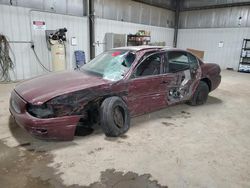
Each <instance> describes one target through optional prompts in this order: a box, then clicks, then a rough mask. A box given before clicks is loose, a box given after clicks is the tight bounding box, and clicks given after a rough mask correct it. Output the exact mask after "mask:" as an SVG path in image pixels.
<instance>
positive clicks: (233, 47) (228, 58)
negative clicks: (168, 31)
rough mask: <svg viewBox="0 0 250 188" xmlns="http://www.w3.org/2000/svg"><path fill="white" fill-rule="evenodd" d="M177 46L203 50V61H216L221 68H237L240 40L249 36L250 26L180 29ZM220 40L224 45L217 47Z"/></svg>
mask: <svg viewBox="0 0 250 188" xmlns="http://www.w3.org/2000/svg"><path fill="white" fill-rule="evenodd" d="M178 37H179V38H178V44H177V47H178V48H182V49H186V48H194V49H198V50H203V51H205V57H204V60H205V62H209V63H217V64H219V65H220V66H221V68H222V69H225V68H227V67H232V68H234V69H235V70H237V68H238V64H239V57H240V51H241V47H242V41H243V39H244V38H250V27H244V28H211V29H180V30H179V33H178ZM220 41H222V42H223V43H224V46H223V47H222V48H219V47H218V44H219V42H220Z"/></svg>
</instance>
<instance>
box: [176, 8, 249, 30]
mask: <svg viewBox="0 0 250 188" xmlns="http://www.w3.org/2000/svg"><path fill="white" fill-rule="evenodd" d="M240 18H241V19H240ZM239 26H240V27H250V6H241V7H231V8H219V9H207V10H196V11H185V12H181V13H180V28H215V27H218V28H224V27H239Z"/></svg>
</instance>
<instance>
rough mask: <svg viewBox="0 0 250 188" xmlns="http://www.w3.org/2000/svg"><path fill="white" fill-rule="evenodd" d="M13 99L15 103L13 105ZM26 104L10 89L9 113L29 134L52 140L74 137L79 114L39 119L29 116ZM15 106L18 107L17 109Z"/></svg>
mask: <svg viewBox="0 0 250 188" xmlns="http://www.w3.org/2000/svg"><path fill="white" fill-rule="evenodd" d="M13 100H14V101H15V102H14V103H15V104H16V105H15V106H14V107H13ZM26 105H27V102H26V101H25V100H23V99H22V98H21V97H20V96H19V95H18V94H17V93H16V92H15V91H12V93H11V98H10V107H9V110H10V113H11V115H12V117H13V118H14V119H15V121H16V123H17V124H18V125H19V126H20V127H22V128H24V129H25V130H26V131H28V132H29V133H30V134H31V135H33V136H35V137H37V138H40V139H52V140H72V139H73V138H74V134H75V129H76V125H77V123H78V122H79V120H80V117H79V116H65V117H58V118H49V119H39V118H36V117H33V116H31V115H30V114H29V113H28V112H27V111H26ZM17 107H18V108H19V109H18V110H17ZM17 111H18V112H17Z"/></svg>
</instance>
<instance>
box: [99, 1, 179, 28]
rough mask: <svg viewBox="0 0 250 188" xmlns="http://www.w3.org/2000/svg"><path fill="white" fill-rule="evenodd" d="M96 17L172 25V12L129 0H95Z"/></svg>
mask: <svg viewBox="0 0 250 188" xmlns="http://www.w3.org/2000/svg"><path fill="white" fill-rule="evenodd" d="M95 12H96V16H97V18H104V19H110V20H117V21H125V22H132V23H139V24H145V25H153V26H160V27H173V26H174V20H175V18H174V16H175V14H174V12H173V11H170V10H166V9H163V8H158V7H154V6H150V5H147V4H143V3H139V2H135V1H131V0H126V1H124V0H95Z"/></svg>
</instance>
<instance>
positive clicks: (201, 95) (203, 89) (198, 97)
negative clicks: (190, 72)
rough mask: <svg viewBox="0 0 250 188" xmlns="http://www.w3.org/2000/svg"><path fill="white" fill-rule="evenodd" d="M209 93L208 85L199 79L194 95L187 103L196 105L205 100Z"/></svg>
mask: <svg viewBox="0 0 250 188" xmlns="http://www.w3.org/2000/svg"><path fill="white" fill-rule="evenodd" d="M208 93H209V87H208V85H207V83H206V82H204V81H200V83H199V85H198V86H197V88H196V90H195V92H194V95H193V97H192V99H191V100H190V101H188V104H189V105H192V106H198V105H202V104H204V103H206V102H207V98H208Z"/></svg>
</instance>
